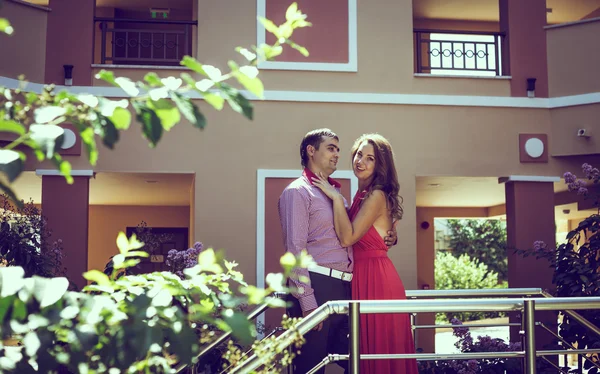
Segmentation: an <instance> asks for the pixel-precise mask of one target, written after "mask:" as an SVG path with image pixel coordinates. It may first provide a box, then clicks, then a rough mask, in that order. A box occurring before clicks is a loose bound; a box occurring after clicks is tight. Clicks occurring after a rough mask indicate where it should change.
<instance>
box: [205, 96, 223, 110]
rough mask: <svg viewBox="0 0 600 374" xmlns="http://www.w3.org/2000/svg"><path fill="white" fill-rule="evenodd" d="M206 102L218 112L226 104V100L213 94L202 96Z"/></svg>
mask: <svg viewBox="0 0 600 374" xmlns="http://www.w3.org/2000/svg"><path fill="white" fill-rule="evenodd" d="M202 96H203V98H204V101H206V102H207V103H209V104H210V105H212V107H213V108H215V109H216V110H221V109H223V105H224V104H225V99H224V98H223V97H221V96H219V95H217V94H212V93H208V92H207V93H203V94H202Z"/></svg>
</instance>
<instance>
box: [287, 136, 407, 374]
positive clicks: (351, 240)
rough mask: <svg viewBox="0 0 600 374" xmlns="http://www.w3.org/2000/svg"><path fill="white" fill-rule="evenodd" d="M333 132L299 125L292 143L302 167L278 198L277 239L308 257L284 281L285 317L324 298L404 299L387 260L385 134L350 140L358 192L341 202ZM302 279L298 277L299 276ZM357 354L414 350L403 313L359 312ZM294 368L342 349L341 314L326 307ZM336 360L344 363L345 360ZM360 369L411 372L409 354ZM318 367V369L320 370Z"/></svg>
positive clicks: (394, 200)
mask: <svg viewBox="0 0 600 374" xmlns="http://www.w3.org/2000/svg"><path fill="white" fill-rule="evenodd" d="M339 154H340V148H339V138H338V136H337V135H336V134H335V133H334V132H332V131H331V130H329V129H318V130H313V131H310V132H309V133H307V134H306V135H305V136H304V139H303V140H302V143H301V145H300V157H301V160H302V166H303V167H304V171H303V173H302V176H301V177H300V178H298V179H296V180H295V181H293V182H292V183H291V184H290V185H288V186H287V187H286V188H285V190H284V191H283V193H282V194H281V197H280V198H279V217H280V220H281V226H282V229H283V239H284V245H285V248H286V250H287V251H288V252H291V253H293V254H294V255H297V254H299V253H300V252H301V251H302V250H304V249H306V251H307V252H308V254H309V255H311V256H312V257H313V260H314V262H315V263H316V265H314V266H312V267H310V268H309V269H299V270H297V271H296V274H297V275H298V277H297V278H294V279H292V280H291V281H290V282H291V283H292V284H290V286H291V287H292V288H294V292H293V293H292V295H291V296H290V297H289V300H288V301H289V302H290V305H291V307H289V309H288V314H289V315H290V316H291V317H304V316H307V315H308V314H310V313H311V312H312V311H313V310H315V309H316V308H317V307H318V306H319V305H322V304H324V303H326V302H327V301H330V300H350V299H353V300H398V299H406V294H405V289H404V285H403V284H402V281H401V280H400V277H399V275H398V272H397V271H396V268H395V267H394V265H393V263H392V261H391V260H390V259H389V258H388V255H387V251H388V248H389V246H391V245H393V244H395V240H396V231H395V225H394V222H395V221H397V220H398V219H400V218H401V217H402V206H401V198H400V196H399V190H400V185H399V183H398V177H397V173H396V168H395V165H394V156H393V153H392V147H391V146H390V144H389V142H388V141H387V140H386V139H385V138H384V137H383V136H381V135H378V134H366V135H362V136H361V137H359V138H358V139H357V140H356V142H355V143H354V145H353V147H352V151H351V154H352V169H353V171H354V174H355V175H356V177H357V179H358V192H357V193H356V195H355V196H354V199H353V201H352V204H351V206H350V207H349V208H348V204H347V202H346V199H345V198H344V197H343V196H342V194H341V193H340V187H341V186H340V184H339V183H338V182H336V181H335V180H334V179H332V178H330V175H331V174H333V172H334V171H335V170H336V168H337V162H338V158H339ZM307 279H308V280H309V281H308V282H302V280H307ZM360 327H361V328H360V352H361V353H362V354H370V353H376V354H385V353H414V343H413V338H412V331H411V326H410V319H409V316H408V314H361V321H360ZM305 339H306V343H305V344H304V345H303V347H302V349H301V352H300V355H299V356H297V357H296V359H295V360H294V363H293V365H294V373H295V374H305V373H306V372H308V371H309V370H310V369H312V368H313V367H314V366H316V365H317V364H318V363H319V362H320V361H321V360H322V359H323V358H324V357H325V356H327V354H329V353H340V354H344V353H347V352H348V317H347V316H345V315H332V316H330V317H329V318H328V319H327V320H325V321H324V322H323V323H321V324H320V325H318V326H317V327H316V328H315V329H314V330H312V331H310V332H309V333H308V334H306V335H305ZM338 363H339V364H340V365H341V366H343V367H347V362H346V361H338ZM360 370H361V373H363V374H386V373H390V374H391V373H393V374H416V373H417V364H416V361H415V360H406V359H403V360H391V359H390V360H362V361H361V362H360ZM324 372H325V370H324V369H321V370H320V371H318V373H319V374H323V373H324Z"/></svg>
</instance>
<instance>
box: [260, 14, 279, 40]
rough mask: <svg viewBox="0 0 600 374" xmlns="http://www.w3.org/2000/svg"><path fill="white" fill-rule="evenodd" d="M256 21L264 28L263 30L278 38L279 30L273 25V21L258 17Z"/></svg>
mask: <svg viewBox="0 0 600 374" xmlns="http://www.w3.org/2000/svg"><path fill="white" fill-rule="evenodd" d="M258 20H259V21H260V23H261V24H262V25H263V26H264V28H265V30H267V31H268V32H270V33H271V34H274V35H275V36H276V37H277V38H279V28H278V27H277V25H275V24H274V23H273V21H271V20H268V19H266V18H265V17H259V18H258Z"/></svg>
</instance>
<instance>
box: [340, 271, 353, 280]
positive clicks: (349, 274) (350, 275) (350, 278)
mask: <svg viewBox="0 0 600 374" xmlns="http://www.w3.org/2000/svg"><path fill="white" fill-rule="evenodd" d="M346 276H347V277H346ZM346 278H348V279H346ZM341 279H342V280H343V281H346V280H347V281H348V282H349V281H351V280H352V273H346V272H342V278H341Z"/></svg>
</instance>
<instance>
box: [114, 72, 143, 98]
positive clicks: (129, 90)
mask: <svg viewBox="0 0 600 374" xmlns="http://www.w3.org/2000/svg"><path fill="white" fill-rule="evenodd" d="M115 83H116V84H117V86H119V87H121V89H123V91H125V93H126V94H127V95H129V96H131V97H134V96H137V95H139V93H140V90H139V88H137V86H136V85H135V83H134V82H133V81H132V80H131V79H129V78H127V77H119V78H117V79H115Z"/></svg>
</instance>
